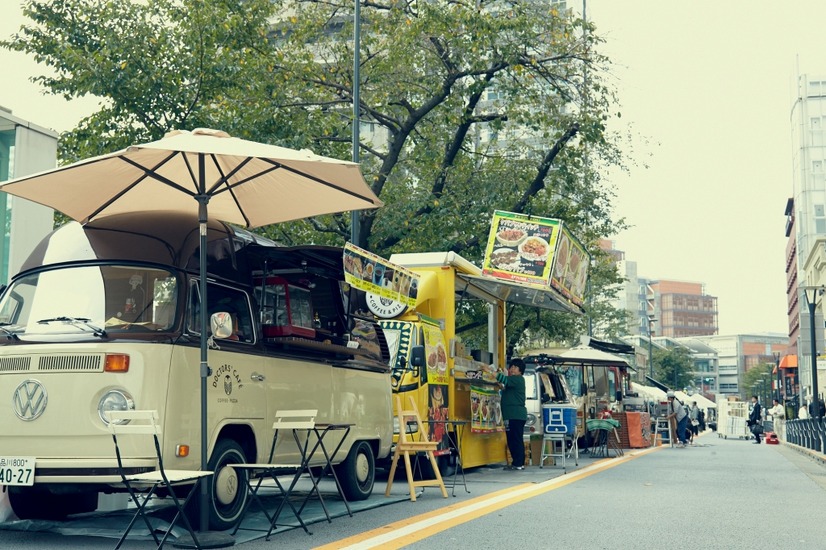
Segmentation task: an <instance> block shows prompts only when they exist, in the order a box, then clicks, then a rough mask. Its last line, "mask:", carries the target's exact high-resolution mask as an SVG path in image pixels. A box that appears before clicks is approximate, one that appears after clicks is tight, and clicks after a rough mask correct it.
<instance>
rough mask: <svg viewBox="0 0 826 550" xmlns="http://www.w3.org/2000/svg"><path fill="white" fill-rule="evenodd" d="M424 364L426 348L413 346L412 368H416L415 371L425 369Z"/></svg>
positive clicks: (411, 352) (411, 354)
mask: <svg viewBox="0 0 826 550" xmlns="http://www.w3.org/2000/svg"><path fill="white" fill-rule="evenodd" d="M424 363H425V358H424V346H413V347H412V348H410V366H411V367H414V369H418V368H420V367H423V366H424ZM411 370H413V369H411Z"/></svg>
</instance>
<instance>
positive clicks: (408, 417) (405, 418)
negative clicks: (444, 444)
mask: <svg viewBox="0 0 826 550" xmlns="http://www.w3.org/2000/svg"><path fill="white" fill-rule="evenodd" d="M408 401H409V403H410V406H409V408H407V409H403V408H402V399H401V396H399V395H397V396H396V410H397V411H398V418H399V443H402V444H404V443H407V442H410V441H411V438H410V436H411V435H412V434H413V433H417V434H418V436H419V437H418V441H429V440H428V438H427V430H425V428H424V426H423V422H422V417H421V415H420V414H419V408H418V407H417V406H416V400H415V399H413V396H412V395H409V396H408ZM411 424H412V425H413V426H414V427H415V431H409V428H410V425H411Z"/></svg>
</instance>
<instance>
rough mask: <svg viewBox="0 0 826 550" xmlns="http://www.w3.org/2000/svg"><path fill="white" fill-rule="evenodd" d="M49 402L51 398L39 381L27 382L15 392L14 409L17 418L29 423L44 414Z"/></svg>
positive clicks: (13, 398)
mask: <svg viewBox="0 0 826 550" xmlns="http://www.w3.org/2000/svg"><path fill="white" fill-rule="evenodd" d="M48 401H49V396H48V395H47V394H46V388H44V387H43V384H41V383H40V382H38V381H37V380H26V381H24V382H22V383H21V384H20V385H19V386H17V389H15V390H14V396H13V397H12V408H13V409H14V414H16V415H17V418H19V419H20V420H25V421H27V422H29V421H31V420H34V419H36V418H37V417H39V416H40V415H41V414H43V411H45V410H46V403H48Z"/></svg>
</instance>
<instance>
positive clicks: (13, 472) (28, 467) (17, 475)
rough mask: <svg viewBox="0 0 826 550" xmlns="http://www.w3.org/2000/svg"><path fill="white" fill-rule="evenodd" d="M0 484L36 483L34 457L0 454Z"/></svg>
mask: <svg viewBox="0 0 826 550" xmlns="http://www.w3.org/2000/svg"><path fill="white" fill-rule="evenodd" d="M0 485H34V457H32V456H0Z"/></svg>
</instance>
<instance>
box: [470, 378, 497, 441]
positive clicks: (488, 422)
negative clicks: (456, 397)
mask: <svg viewBox="0 0 826 550" xmlns="http://www.w3.org/2000/svg"><path fill="white" fill-rule="evenodd" d="M504 430H505V425H504V421H503V419H502V405H501V398H500V396H499V391H498V390H494V389H493V388H489V387H482V386H471V387H470V431H471V433H475V434H477V433H493V432H502V431H504Z"/></svg>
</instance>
